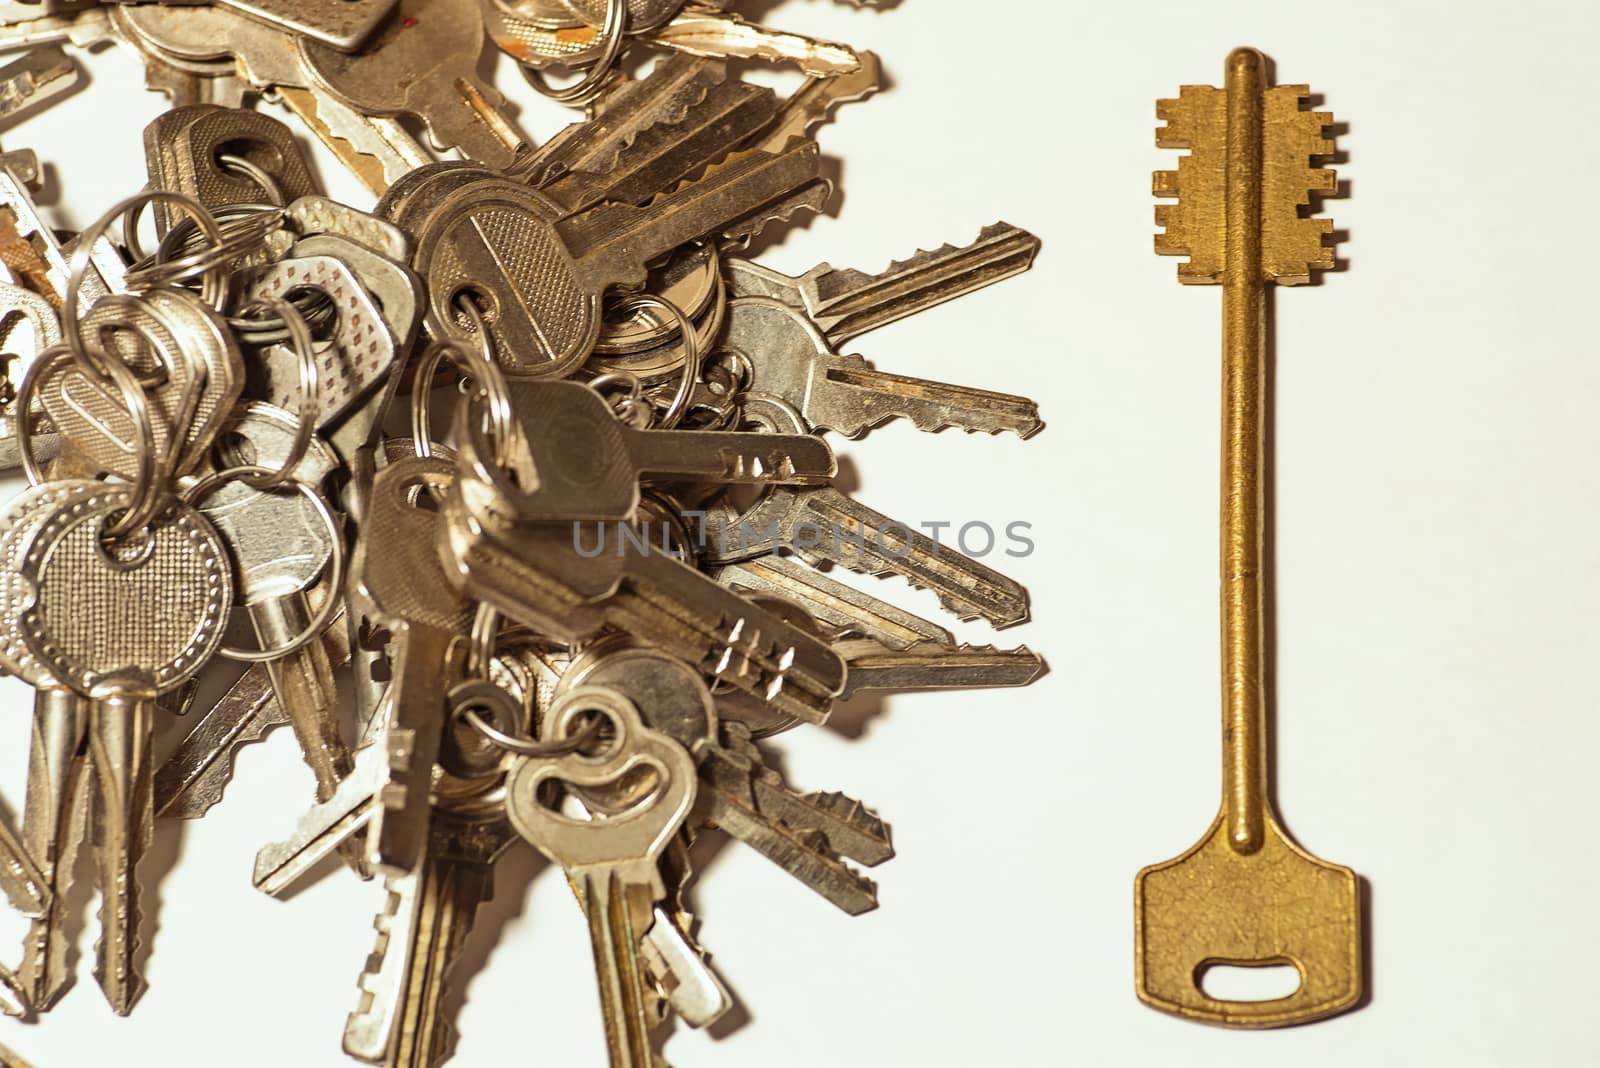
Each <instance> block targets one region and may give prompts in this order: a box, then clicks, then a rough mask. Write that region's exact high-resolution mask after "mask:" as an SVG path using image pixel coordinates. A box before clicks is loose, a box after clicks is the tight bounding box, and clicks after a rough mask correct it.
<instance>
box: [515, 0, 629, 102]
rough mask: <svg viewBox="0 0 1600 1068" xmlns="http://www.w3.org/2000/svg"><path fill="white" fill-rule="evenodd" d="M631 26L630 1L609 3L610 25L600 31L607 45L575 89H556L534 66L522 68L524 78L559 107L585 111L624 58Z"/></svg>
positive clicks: (570, 87) (608, 1)
mask: <svg viewBox="0 0 1600 1068" xmlns="http://www.w3.org/2000/svg"><path fill="white" fill-rule="evenodd" d="M627 23H628V4H627V0H607V4H606V21H605V25H604V26H603V27H602V28H601V30H600V40H601V41H602V42H603V45H602V47H601V50H600V55H598V56H597V57H595V61H594V62H593V63H591V64H590V65H589V66H588V67H587V68H585V69H584V71H583V76H582V77H581V78H579V79H578V80H577V81H576V82H573V83H572V84H571V85H567V86H562V87H561V88H559V89H558V88H556V87H555V86H553V85H551V84H550V83H549V81H547V80H546V79H545V76H544V72H543V71H540V70H537V69H535V68H533V67H530V66H525V65H522V76H523V78H525V79H527V82H528V84H529V85H531V86H533V87H534V89H536V90H537V91H538V92H539V93H540V94H541V95H543V96H545V97H548V98H549V99H551V100H554V101H555V102H556V103H558V104H566V105H568V106H569V107H583V106H584V105H585V104H588V103H589V102H590V101H592V100H593V99H594V98H595V97H597V96H599V95H600V90H601V89H603V88H604V87H605V83H606V79H607V78H609V77H610V76H611V72H612V70H613V69H614V68H615V67H616V65H617V59H618V57H619V56H621V55H622V45H623V42H624V41H625V40H626V36H627V35H626V32H625V31H626V29H627Z"/></svg>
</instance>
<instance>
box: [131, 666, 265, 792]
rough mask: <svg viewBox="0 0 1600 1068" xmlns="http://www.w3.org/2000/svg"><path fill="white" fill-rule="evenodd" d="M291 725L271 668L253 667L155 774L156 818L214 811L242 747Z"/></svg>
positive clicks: (199, 721) (207, 713)
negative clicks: (277, 697) (277, 695)
mask: <svg viewBox="0 0 1600 1068" xmlns="http://www.w3.org/2000/svg"><path fill="white" fill-rule="evenodd" d="M288 721H289V720H288V717H287V716H285V715H284V714H283V709H282V708H281V707H280V706H279V705H278V702H277V701H276V700H275V699H274V698H273V696H272V681H271V678H270V676H269V675H268V674H267V669H266V665H264V664H252V665H250V668H249V670H247V671H246V672H245V673H244V674H243V675H241V676H240V677H239V680H238V681H237V682H235V683H234V684H233V685H232V686H230V687H229V688H228V690H227V692H226V693H224V694H223V695H222V697H221V698H220V699H219V700H218V701H217V703H216V704H215V705H213V706H212V707H211V708H210V710H208V711H207V712H206V714H205V715H204V716H203V717H202V718H201V719H200V720H198V721H197V722H196V723H195V725H194V727H193V728H192V729H191V730H190V731H189V733H188V734H187V735H186V736H185V737H184V739H183V741H181V742H179V743H178V747H177V748H176V749H174V750H173V751H172V753H171V755H169V756H168V757H167V759H166V761H165V762H163V763H162V765H161V767H160V768H159V769H158V770H157V771H156V776H155V804H156V815H157V816H160V817H163V818H169V817H170V818H175V819H188V820H194V819H199V818H200V817H202V816H204V815H205V814H206V813H207V812H210V811H211V809H212V808H213V807H214V806H215V805H216V804H217V803H218V802H219V801H221V800H222V795H223V793H224V791H225V790H226V789H227V786H228V782H229V781H230V780H231V779H232V778H233V759H234V756H235V755H236V754H237V752H238V750H239V747H240V746H244V745H248V744H250V743H251V742H258V741H260V740H261V739H262V738H265V737H266V736H267V733H268V732H269V731H270V730H272V728H274V727H277V726H280V725H281V724H284V723H287V722H288Z"/></svg>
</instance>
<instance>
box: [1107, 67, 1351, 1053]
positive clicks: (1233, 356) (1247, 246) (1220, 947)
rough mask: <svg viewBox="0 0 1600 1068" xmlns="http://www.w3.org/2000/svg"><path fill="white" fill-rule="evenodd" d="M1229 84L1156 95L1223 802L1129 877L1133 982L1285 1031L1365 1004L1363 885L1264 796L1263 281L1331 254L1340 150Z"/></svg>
mask: <svg viewBox="0 0 1600 1068" xmlns="http://www.w3.org/2000/svg"><path fill="white" fill-rule="evenodd" d="M1226 70H1227V77H1226V82H1225V84H1224V87H1223V88H1222V89H1220V90H1219V89H1215V88H1213V87H1211V86H1203V85H1188V86H1184V87H1183V90H1182V95H1181V96H1180V97H1179V98H1178V99H1175V100H1163V101H1161V102H1160V103H1158V104H1157V106H1156V110H1157V114H1158V115H1159V116H1160V117H1161V118H1163V119H1165V120H1166V126H1165V127H1164V128H1162V129H1160V130H1159V131H1158V132H1157V138H1156V140H1157V144H1158V145H1160V146H1161V147H1164V148H1183V149H1188V150H1189V154H1188V155H1187V156H1185V157H1183V159H1182V161H1181V162H1180V164H1179V169H1178V170H1177V171H1166V172H1158V173H1157V174H1156V176H1155V186H1154V188H1155V192H1156V194H1157V195H1158V196H1174V195H1176V196H1178V198H1179V200H1178V203H1177V204H1171V205H1162V206H1161V207H1159V208H1157V209H1156V211H1157V222H1158V224H1160V225H1162V226H1164V227H1165V228H1166V233H1165V234H1162V235H1159V236H1158V237H1157V239H1156V248H1157V251H1158V252H1164V253H1168V254H1175V255H1186V256H1188V257H1189V261H1188V262H1187V263H1184V264H1182V265H1180V266H1179V268H1178V276H1179V279H1180V281H1183V282H1186V283H1190V284H1216V283H1219V282H1220V283H1221V284H1222V287H1223V288H1222V300H1223V333H1222V357H1223V359H1222V365H1223V405H1222V410H1223V429H1222V445H1223V448H1222V480H1221V482H1222V493H1221V512H1222V524H1221V525H1222V539H1221V544H1222V561H1221V576H1222V590H1221V602H1222V695H1223V705H1222V726H1223V730H1222V738H1223V751H1222V752H1223V755H1222V806H1221V810H1220V811H1219V812H1218V813H1217V816H1216V819H1215V820H1214V821H1213V822H1212V824H1211V826H1210V828H1209V829H1208V830H1207V831H1206V832H1205V834H1204V835H1203V836H1202V837H1201V838H1200V840H1199V841H1198V842H1196V843H1195V844H1194V845H1193V846H1191V847H1190V848H1189V849H1188V850H1187V851H1186V852H1184V853H1183V854H1182V855H1180V856H1178V857H1176V858H1174V859H1172V860H1168V861H1165V862H1163V863H1160V864H1153V865H1151V866H1150V867H1147V868H1145V869H1144V870H1143V871H1141V872H1139V874H1138V876H1137V878H1136V880H1135V882H1134V917H1135V923H1134V946H1135V948H1134V982H1135V989H1136V990H1137V991H1138V994H1139V999H1140V1000H1141V1001H1143V1002H1144V1003H1145V1004H1146V1005H1149V1006H1150V1007H1151V1008H1154V1009H1158V1010H1160V1011H1162V1012H1166V1013H1170V1014H1172V1015H1174V1016H1178V1017H1181V1018H1183V1019H1188V1020H1197V1021H1203V1022H1205V1023H1212V1024H1220V1025H1222V1026H1224V1027H1249V1028H1261V1027H1284V1026H1291V1025H1295V1024H1303V1023H1307V1022H1309V1021H1312V1020H1319V1019H1322V1018H1324V1017H1327V1016H1333V1015H1336V1014H1338V1013H1341V1012H1345V1011H1347V1010H1349V1009H1353V1008H1355V1007H1356V1006H1357V1005H1358V1004H1360V1001H1361V992H1362V985H1363V981H1362V952H1361V890H1360V883H1359V881H1358V880H1357V878H1356V874H1355V872H1353V871H1351V870H1350V869H1349V868H1347V867H1345V866H1343V865H1340V864H1330V863H1328V862H1327V861H1324V860H1320V859H1318V858H1316V857H1314V856H1312V855H1311V854H1310V853H1308V852H1307V851H1306V850H1304V849H1303V848H1301V847H1300V846H1299V845H1297V844H1296V843H1295V842H1294V841H1293V840H1291V839H1290V837H1289V835H1288V833H1287V832H1286V831H1284V829H1283V828H1282V826H1280V824H1279V823H1278V820H1277V817H1276V816H1275V815H1274V813H1273V810H1272V803H1271V796H1270V790H1269V786H1268V784H1269V782H1270V778H1269V760H1270V757H1271V753H1272V747H1271V746H1270V745H1269V744H1268V743H1267V740H1266V731H1267V717H1266V701H1265V693H1264V687H1263V685H1262V680H1263V679H1265V678H1267V677H1269V675H1270V671H1269V667H1268V663H1267V654H1266V646H1265V638H1264V635H1265V633H1266V625H1265V622H1264V621H1265V619H1266V618H1268V612H1267V605H1266V590H1267V589H1268V588H1269V586H1270V583H1271V577H1270V576H1271V568H1270V566H1269V564H1270V561H1271V556H1270V554H1269V553H1268V551H1267V545H1266V528H1267V514H1268V513H1267V503H1266V493H1267V487H1266V478H1265V472H1266V471H1267V470H1269V469H1270V461H1269V459H1268V453H1267V451H1266V450H1267V440H1268V438H1267V427H1268V425H1269V424H1268V420H1267V416H1266V412H1267V401H1268V398H1269V396H1270V395H1271V394H1270V390H1269V389H1268V386H1267V375H1268V368H1269V367H1270V364H1271V361H1270V360H1269V359H1268V358H1267V355H1268V348H1267V346H1268V340H1267V333H1266V324H1267V321H1268V317H1267V314H1266V304H1267V289H1268V287H1269V286H1270V285H1272V284H1280V285H1285V284H1286V285H1296V284H1301V283H1304V282H1308V281H1310V279H1311V277H1312V275H1313V274H1314V273H1315V272H1316V271H1319V270H1326V269H1328V268H1330V267H1332V266H1333V265H1334V252H1333V249H1332V247H1330V246H1329V244H1328V243H1327V242H1326V241H1325V237H1326V236H1327V235H1328V234H1329V233H1330V232H1331V231H1332V229H1333V222H1332V221H1331V220H1329V219H1319V218H1312V217H1308V216H1307V215H1305V214H1303V213H1302V212H1301V210H1300V208H1301V206H1302V205H1304V204H1306V203H1307V201H1308V199H1310V196H1311V194H1312V192H1313V191H1323V192H1327V191H1331V190H1333V189H1334V188H1336V183H1335V179H1334V174H1333V172H1332V171H1329V170H1323V169H1319V168H1314V167H1312V166H1311V161H1312V159H1313V158H1314V157H1325V156H1327V155H1329V154H1331V153H1332V152H1333V149H1334V145H1333V142H1332V140H1330V139H1328V138H1327V137H1326V136H1325V134H1326V132H1327V127H1328V126H1329V125H1330V124H1331V123H1332V121H1333V116H1331V115H1328V114H1324V113H1319V112H1315V111H1308V110H1305V109H1304V107H1303V106H1302V105H1303V103H1304V100H1305V98H1306V97H1307V96H1308V95H1310V88H1309V87H1308V86H1304V85H1282V86H1276V87H1270V88H1269V87H1268V85H1267V75H1266V60H1265V59H1264V58H1263V57H1262V55H1261V54H1260V53H1259V52H1256V51H1255V50H1253V49H1249V48H1240V49H1236V50H1234V51H1233V52H1232V53H1230V54H1229V56H1228V59H1227V66H1226ZM1282 964H1289V965H1293V967H1294V968H1295V970H1296V971H1297V972H1298V973H1299V977H1300V982H1299V985H1298V986H1297V988H1296V989H1295V990H1294V991H1293V992H1292V993H1290V994H1289V995H1287V996H1285V997H1278V998H1274V999H1272V1000H1269V1001H1243V1000H1227V999H1223V998H1217V997H1213V996H1211V995H1210V994H1208V993H1207V992H1206V991H1205V989H1204V985H1203V981H1204V973H1205V972H1206V970H1207V969H1209V968H1211V967H1212V966H1215V965H1227V966H1234V967H1250V966H1261V965H1282Z"/></svg>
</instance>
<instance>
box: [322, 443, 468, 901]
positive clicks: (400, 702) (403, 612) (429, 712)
mask: <svg viewBox="0 0 1600 1068" xmlns="http://www.w3.org/2000/svg"><path fill="white" fill-rule="evenodd" d="M454 482H455V472H454V468H453V466H452V465H451V464H450V463H448V462H447V461H444V460H439V459H426V460H425V459H420V458H414V459H410V460H399V461H396V462H394V463H391V464H389V465H388V466H387V467H385V468H383V469H382V470H381V471H379V472H378V473H377V475H376V476H375V477H374V479H373V483H372V492H371V495H370V498H369V502H368V509H367V518H366V521H365V522H364V523H363V524H362V526H361V531H360V536H359V538H358V540H357V542H356V550H355V553H354V555H353V557H352V558H351V561H350V575H351V590H352V597H353V599H354V603H355V605H356V607H357V608H358V610H360V611H362V612H363V613H364V614H365V615H366V616H367V617H368V618H369V619H370V620H372V621H373V622H375V623H377V624H378V625H380V626H383V627H386V628H388V629H389V630H390V631H391V632H392V634H393V662H394V680H393V681H392V682H391V683H390V686H389V696H388V701H387V711H386V728H385V732H384V744H385V746H386V753H387V757H388V762H387V764H386V765H385V767H384V770H383V773H382V776H381V778H380V782H379V785H378V789H377V793H378V796H379V801H380V805H379V807H378V809H377V811H376V812H375V813H374V815H373V826H372V828H371V830H370V831H369V833H368V848H369V853H370V855H371V859H372V861H373V862H374V863H375V864H378V865H380V866H382V867H386V868H389V869H390V870H398V871H413V870H415V869H416V867H417V863H418V860H419V858H420V857H421V855H422V852H423V850H424V848H425V845H426V841H427V835H428V819H429V815H430V812H431V808H430V805H429V794H430V791H431V788H432V777H433V767H434V764H435V763H437V762H438V757H439V744H440V736H441V734H442V733H443V731H444V728H445V721H446V713H447V709H446V707H445V705H446V697H447V693H448V685H449V682H448V679H447V677H446V676H447V673H448V671H449V666H450V662H451V657H452V650H453V648H454V647H455V646H456V645H458V644H459V641H460V639H461V638H463V637H464V636H465V635H466V634H467V633H468V632H469V631H470V629H471V626H472V618H473V614H474V607H473V606H471V605H469V604H468V603H467V601H466V600H465V599H464V598H463V597H462V596H461V594H460V593H459V592H458V591H457V590H456V587H455V586H454V585H452V584H451V581H450V579H449V578H448V577H447V576H446V573H445V569H444V564H443V562H442V561H441V560H440V557H439V546H440V545H441V544H443V542H444V536H443V521H442V517H441V516H440V514H439V513H438V512H436V511H429V510H427V509H425V508H422V507H419V506H418V505H417V504H416V503H415V502H414V497H415V496H416V495H417V494H420V493H427V494H429V495H430V496H431V497H432V498H433V499H434V500H435V501H442V500H443V499H445V497H446V495H447V493H448V492H449V491H450V488H451V486H452V484H453V483H454Z"/></svg>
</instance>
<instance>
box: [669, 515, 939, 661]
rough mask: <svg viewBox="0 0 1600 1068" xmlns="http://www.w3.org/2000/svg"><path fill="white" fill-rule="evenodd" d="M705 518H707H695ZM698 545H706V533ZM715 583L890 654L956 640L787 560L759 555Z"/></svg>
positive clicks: (720, 574)
mask: <svg viewBox="0 0 1600 1068" xmlns="http://www.w3.org/2000/svg"><path fill="white" fill-rule="evenodd" d="M693 515H695V516H697V517H699V518H702V519H703V518H704V513H693ZM700 540H701V542H702V543H703V542H704V531H702V532H701V536H700ZM714 574H715V577H716V580H717V581H718V582H720V583H722V584H723V585H724V586H726V587H728V588H729V589H731V590H733V591H734V592H736V593H740V594H743V595H744V596H746V597H754V598H779V599H781V600H783V601H785V602H787V603H789V604H792V605H794V606H796V607H798V608H800V609H801V610H802V611H804V612H805V613H806V615H807V616H809V617H810V618H811V619H812V620H814V621H815V622H816V623H817V624H818V625H819V626H820V628H822V629H823V630H824V631H825V632H826V633H827V635H828V636H829V637H830V638H833V639H835V640H837V639H840V638H867V639H871V640H872V641H875V642H877V643H878V644H880V645H882V646H884V647H885V648H888V649H906V648H909V647H910V646H913V645H917V644H918V643H921V642H931V643H934V644H937V645H943V646H951V645H954V644H955V637H954V635H952V634H951V633H950V632H949V631H948V630H946V629H945V628H944V627H941V626H939V624H937V623H933V622H931V621H929V620H926V619H923V618H922V617H921V616H918V615H914V614H913V613H911V612H907V611H906V610H905V609H903V608H899V607H897V606H895V605H892V604H890V603H889V602H887V601H881V600H879V599H878V598H876V597H873V596H872V595H871V594H867V593H862V592H861V591H860V590H858V589H856V588H855V587H854V586H847V585H845V584H844V583H842V582H840V581H839V580H838V579H835V578H830V577H829V576H828V575H826V574H824V573H823V572H821V571H818V570H817V569H816V568H814V567H809V566H807V565H805V564H803V563H800V562H799V561H797V560H795V559H794V558H793V557H789V556H777V555H773V556H760V557H757V558H755V559H753V560H746V561H744V562H742V563H738V564H728V565H726V566H724V567H721V568H718V569H717V570H716V571H715V572H714Z"/></svg>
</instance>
